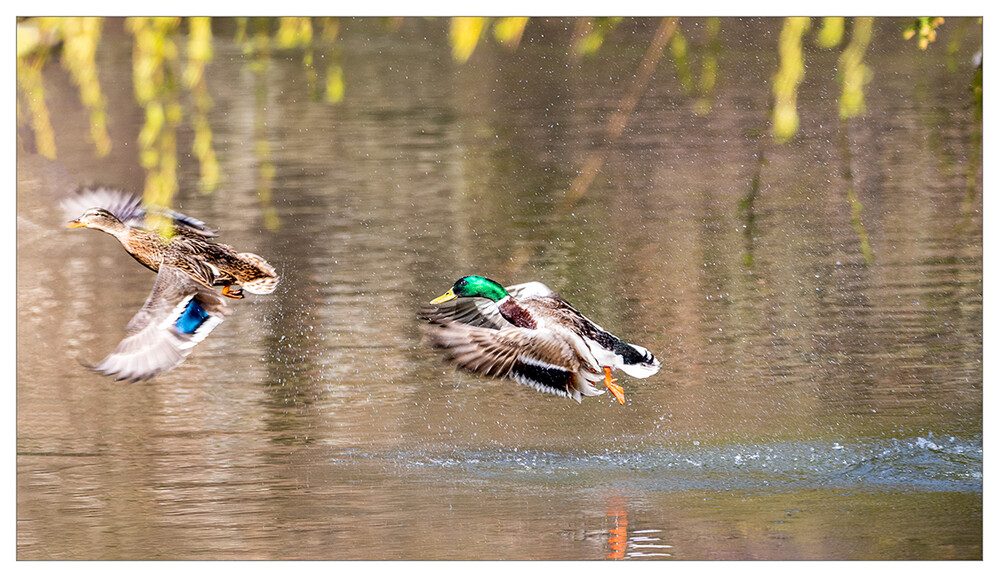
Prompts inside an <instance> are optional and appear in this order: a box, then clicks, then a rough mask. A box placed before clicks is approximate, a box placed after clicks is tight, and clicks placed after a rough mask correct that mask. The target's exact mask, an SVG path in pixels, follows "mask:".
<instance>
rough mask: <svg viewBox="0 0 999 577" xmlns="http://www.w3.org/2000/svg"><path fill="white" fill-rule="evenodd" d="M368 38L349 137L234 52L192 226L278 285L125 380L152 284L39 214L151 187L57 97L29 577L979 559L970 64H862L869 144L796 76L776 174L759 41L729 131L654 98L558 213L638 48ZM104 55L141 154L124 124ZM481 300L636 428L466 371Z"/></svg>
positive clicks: (725, 81) (726, 62)
mask: <svg viewBox="0 0 999 577" xmlns="http://www.w3.org/2000/svg"><path fill="white" fill-rule="evenodd" d="M371 25H373V23H371V22H367V21H353V22H351V23H350V24H349V25H348V26H346V27H344V28H343V29H341V34H342V38H343V42H344V47H343V53H342V55H341V57H342V65H343V68H344V70H345V71H349V73H350V76H349V78H346V81H347V83H346V86H347V94H346V95H345V98H344V99H343V101H342V102H341V103H340V104H338V105H336V106H333V105H331V104H329V103H326V102H318V101H314V100H312V99H310V98H308V97H307V95H306V94H305V92H303V90H304V89H302V90H300V87H302V86H305V85H307V79H306V78H305V72H304V71H303V69H302V66H301V63H300V62H299V61H296V53H294V52H293V51H292V52H290V53H286V52H281V53H280V54H274V55H273V56H272V57H271V59H270V60H268V62H267V64H268V65H267V66H266V67H265V68H255V67H253V68H251V67H249V66H248V64H247V63H246V62H245V61H244V60H243V57H242V56H241V52H240V50H239V49H238V47H236V46H233V45H227V44H225V42H221V41H220V42H219V43H218V44H217V46H216V55H215V59H214V60H213V61H212V63H211V64H210V65H209V70H208V86H209V90H211V91H213V94H212V98H213V99H214V107H213V108H212V111H211V118H210V120H211V122H212V125H213V130H214V135H215V138H216V139H217V140H216V145H217V152H218V159H219V163H220V168H221V170H222V176H223V184H222V189H221V190H220V191H219V192H217V193H215V194H212V195H202V194H199V193H197V192H196V189H197V187H196V183H197V180H198V174H197V167H196V166H190V167H187V168H186V169H185V168H183V167H184V165H183V164H182V171H181V173H180V174H179V175H178V176H179V178H180V181H181V191H182V192H181V194H180V197H179V198H178V201H179V205H180V206H179V208H181V209H182V210H183V211H184V212H185V213H187V214H191V215H194V216H196V217H198V218H200V219H202V220H204V221H205V222H207V223H209V224H210V225H212V226H215V227H218V228H220V229H221V235H222V236H221V238H222V239H223V240H224V242H227V243H230V244H232V245H235V246H240V247H246V250H249V251H251V252H259V253H261V254H267V255H268V257H269V260H272V261H273V262H274V263H275V264H276V266H277V267H278V268H279V273H280V274H281V275H282V278H283V281H282V285H281V286H280V287H279V288H278V290H277V291H276V292H275V293H274V294H273V295H270V296H264V297H257V298H254V299H246V300H244V301H240V302H237V303H234V304H233V306H234V307H235V308H236V309H237V310H236V314H233V315H231V316H230V317H229V318H227V319H226V321H225V322H224V323H223V324H221V325H220V326H219V327H218V328H217V329H216V330H215V331H214V332H213V334H212V336H211V338H209V339H207V340H206V341H205V342H203V343H202V344H201V345H199V348H198V350H196V351H195V352H194V353H193V354H192V356H191V357H190V358H189V360H188V361H187V362H186V363H185V364H184V365H182V366H180V367H179V368H177V369H176V370H175V371H173V372H171V373H169V374H168V375H164V376H163V377H160V378H157V379H155V380H153V381H152V382H150V383H148V384H141V385H123V384H121V383H114V382H112V381H109V380H108V379H105V378H103V377H101V376H99V375H95V374H92V373H90V372H88V371H87V370H85V369H84V368H83V367H81V366H80V364H79V363H78V362H77V361H78V360H83V361H93V360H95V358H98V356H99V355H101V354H102V353H103V352H106V351H108V350H111V349H112V348H113V347H114V345H115V343H117V342H118V340H120V338H121V335H122V333H123V331H124V326H125V324H126V323H127V322H128V319H129V318H130V316H131V315H132V314H133V313H134V311H135V310H137V309H138V308H139V306H141V304H142V301H143V300H144V298H145V296H146V295H147V294H148V291H149V288H150V285H151V283H152V281H153V277H152V274H151V273H149V271H146V270H145V269H143V268H142V267H139V266H138V265H136V264H135V263H134V262H133V261H131V259H129V258H128V257H127V255H125V254H124V253H123V252H122V251H121V249H120V247H119V246H117V245H116V243H115V241H114V240H113V239H110V238H105V235H80V236H73V237H72V238H70V236H69V235H70V234H71V232H72V231H65V229H63V228H62V227H63V224H64V223H62V222H61V220H60V217H59V215H57V214H54V213H52V211H51V207H52V206H55V204H54V203H55V202H56V200H57V199H58V196H59V194H61V192H62V191H64V190H66V188H67V187H72V186H75V185H76V184H79V183H92V182H101V183H107V184H113V185H115V186H120V187H124V188H130V189H133V190H139V189H141V188H142V185H143V182H144V178H145V175H144V173H143V171H142V169H141V167H140V165H139V164H138V162H137V160H136V158H134V156H132V155H133V154H134V150H132V149H129V147H127V146H117V145H116V146H114V147H113V149H112V152H111V155H110V156H109V157H108V158H107V159H98V160H95V159H94V158H93V156H92V154H93V152H92V150H91V149H92V146H90V145H88V144H87V143H86V139H85V136H83V135H85V134H86V133H87V131H88V127H87V121H86V114H85V113H84V112H82V111H81V109H80V108H79V106H78V105H76V104H74V103H73V99H74V98H75V97H76V96H75V93H74V92H73V90H70V89H69V88H67V89H66V90H59V87H69V81H68V79H67V78H66V76H65V72H64V71H60V70H59V69H58V67H54V68H47V69H46V74H47V75H48V76H47V78H46V83H47V86H51V87H53V88H52V89H51V90H50V97H51V98H52V102H50V109H51V110H52V112H53V119H52V120H53V126H55V127H56V133H57V135H56V138H57V139H59V140H58V142H57V144H58V150H59V159H58V162H48V161H43V160H40V159H39V158H37V157H35V156H34V155H32V154H30V152H27V151H22V152H21V153H20V154H19V155H18V195H17V208H18V220H17V242H18V245H17V250H18V254H17V269H18V270H17V273H18V274H17V315H18V318H17V321H18V322H17V339H18V346H17V450H18V457H17V472H18V473H17V483H18V491H17V499H18V503H17V505H18V506H17V526H18V545H17V547H18V557H19V558H21V559H215V558H219V559H624V560H629V559H636V558H638V559H641V558H648V559H660V560H668V559H924V558H925V559H955V558H956V559H967V558H981V556H982V461H983V456H982V455H983V453H982V445H983V443H982V380H983V379H982V221H981V198H982V195H981V174H980V172H975V173H974V174H971V181H972V182H973V183H974V186H975V187H977V188H976V190H977V192H976V194H974V195H969V194H968V183H969V173H968V172H967V168H968V166H978V167H980V160H979V159H975V158H971V159H970V160H969V155H972V156H973V155H974V154H978V153H975V152H974V151H975V150H977V148H976V146H977V145H976V144H975V142H974V134H975V133H976V131H977V130H980V124H977V123H976V122H978V121H976V120H975V119H974V116H973V113H972V111H970V110H969V109H967V108H966V107H964V104H963V103H964V102H965V101H964V99H963V98H964V94H963V92H962V90H963V88H962V89H961V90H958V89H957V88H956V87H963V86H965V84H964V80H963V78H964V77H963V76H961V74H963V73H965V72H968V73H970V68H969V66H968V65H967V60H968V58H965V59H964V60H962V61H961V62H964V64H960V65H959V66H958V68H957V70H956V71H948V70H947V66H946V62H945V61H946V60H947V56H946V55H944V54H943V53H942V51H938V52H933V51H932V50H931V51H927V52H926V53H918V54H915V53H914V52H912V51H906V50H905V46H904V45H903V44H902V40H901V39H891V38H888V37H882V36H881V35H875V38H874V39H873V40H872V45H871V47H870V53H869V59H868V60H867V65H868V66H870V67H871V68H872V69H873V70H874V71H875V79H876V80H875V81H872V83H871V84H869V85H868V91H867V95H866V96H867V114H866V116H865V117H864V118H862V119H855V120H851V121H850V123H849V124H848V125H843V124H842V123H840V121H839V119H838V111H837V110H836V107H835V106H828V102H827V100H828V98H829V94H830V93H835V92H836V91H837V90H838V85H837V84H836V83H835V80H834V79H819V78H814V77H809V76H807V75H806V79H805V81H804V82H803V84H802V85H801V89H800V94H799V99H798V106H799V107H800V108H801V109H802V110H801V114H800V116H801V121H802V127H801V132H800V135H799V136H798V137H796V139H795V140H793V141H792V142H791V143H789V144H787V145H784V146H776V145H774V144H773V143H772V142H770V141H768V140H765V139H759V138H754V137H753V135H754V134H756V133H758V132H759V130H760V129H761V128H762V127H763V125H764V124H765V122H766V115H767V111H768V110H769V109H768V105H767V100H768V98H769V94H768V90H767V87H766V82H763V81H761V79H766V78H769V77H770V76H771V75H772V73H773V70H774V66H775V63H774V62H773V61H772V59H773V54H774V53H775V51H774V50H773V46H771V45H770V44H767V42H775V40H773V39H770V40H760V39H758V38H756V36H754V35H752V34H751V32H752V27H751V26H744V27H743V29H737V31H735V32H729V33H728V34H729V35H727V36H726V38H736V39H739V38H743V37H742V36H740V34H742V32H745V35H744V38H743V40H741V41H734V42H732V43H729V44H726V45H725V49H724V50H721V51H720V52H719V53H718V55H717V56H718V67H719V81H718V83H717V85H716V86H715V89H714V90H715V98H716V100H715V102H714V105H713V107H712V111H711V113H710V114H707V115H696V114H693V113H692V112H691V107H693V106H695V102H694V98H693V97H692V96H689V95H687V94H686V93H684V92H683V90H682V89H681V88H680V87H678V86H677V84H676V82H675V81H674V79H673V78H672V77H671V76H670V75H669V74H667V73H665V72H663V73H661V74H660V72H661V71H662V70H664V69H660V72H657V74H656V75H655V76H654V77H653V78H652V79H651V80H650V82H649V85H648V88H647V90H646V91H645V93H644V94H643V95H642V98H641V100H640V101H639V102H638V104H637V106H636V107H635V110H634V111H633V113H632V116H631V117H630V118H629V121H628V124H627V128H626V129H625V130H624V131H623V133H622V134H621V136H620V138H619V140H618V141H617V142H616V143H615V144H613V145H612V146H610V147H609V148H608V153H607V156H606V159H605V161H604V165H603V167H602V169H601V170H600V172H599V174H598V176H597V177H596V178H595V179H594V181H593V183H592V184H591V185H590V188H589V189H588V190H587V192H586V193H585V194H584V195H583V196H581V197H580V198H579V200H578V201H577V202H576V203H575V204H574V205H572V207H571V209H569V210H564V209H563V208H562V207H563V206H564V205H561V204H560V199H561V198H563V197H564V191H565V190H567V188H568V186H569V185H570V183H571V182H572V180H573V179H574V178H575V177H576V174H577V173H576V171H577V169H578V168H579V166H580V164H581V163H582V162H583V161H584V160H585V158H586V157H587V155H588V154H589V152H590V151H591V143H593V142H597V141H598V140H599V139H600V138H601V136H600V135H601V134H603V126H602V124H601V122H602V121H601V119H604V118H606V117H607V115H608V114H609V111H612V110H614V109H615V108H614V107H616V106H617V105H618V103H619V102H620V99H621V90H623V89H624V82H625V80H624V79H625V77H627V76H628V75H629V74H631V71H633V70H634V69H635V66H636V65H637V63H638V61H639V59H640V58H641V54H640V53H632V52H631V51H629V49H628V48H627V47H619V48H617V49H610V50H608V51H607V52H606V54H605V55H604V57H603V58H595V59H589V60H582V61H579V60H575V59H573V58H571V57H570V56H569V55H567V54H566V53H565V49H564V47H562V46H558V45H556V44H555V43H551V44H548V43H540V42H538V43H534V44H533V45H532V46H530V47H529V49H527V48H525V46H524V45H523V44H522V46H521V48H522V49H521V50H518V51H517V52H515V53H511V52H507V51H505V50H503V49H500V48H497V47H490V46H488V45H485V46H480V47H479V49H478V50H477V51H476V54H475V58H472V59H470V60H469V61H468V62H467V63H466V64H465V65H463V66H458V65H456V64H454V63H453V61H452V60H451V57H450V54H449V52H448V50H447V47H446V46H447V43H446V42H443V41H442V42H438V41H437V40H440V39H439V38H436V37H434V36H433V35H434V32H433V28H432V27H430V26H429V25H428V26H427V28H426V30H423V29H420V30H419V34H417V33H416V32H415V31H414V30H412V29H410V28H407V27H406V26H403V27H400V28H399V29H397V30H395V31H394V32H391V33H387V34H385V33H379V34H367V33H366V28H365V27H366V26H371ZM733 25H734V24H732V23H731V22H730V21H728V20H725V21H724V22H723V27H724V26H733ZM413 26H419V24H414V25H413ZM740 30H741V32H740ZM635 32H636V33H637V34H639V35H643V36H642V37H643V38H650V37H651V36H652V35H653V34H654V30H651V29H646V28H643V27H642V26H637V28H636V30H635ZM737 32H739V33H737ZM109 34H110V32H109ZM113 38H114V37H113V34H112V36H111V38H110V39H108V41H107V42H106V43H105V44H102V46H104V47H105V48H103V49H104V50H105V51H106V52H104V53H103V54H101V59H102V60H101V62H102V68H101V71H102V74H105V73H106V74H107V75H108V76H107V78H108V80H107V81H106V83H105V86H104V88H105V90H106V91H107V92H108V98H109V106H108V109H109V110H110V111H113V113H114V114H113V116H112V118H111V121H109V123H108V128H109V131H110V133H111V134H110V137H111V139H112V141H114V142H115V143H123V142H128V141H129V139H130V138H132V136H131V135H132V134H134V133H135V127H137V126H141V124H142V122H143V116H142V113H141V110H139V109H137V108H136V107H135V105H134V104H133V103H132V95H131V93H130V88H129V84H128V82H127V80H126V79H128V78H129V77H130V74H131V69H130V52H129V46H130V45H129V44H128V43H127V42H115V41H113ZM688 41H689V42H691V43H693V44H696V42H698V38H697V37H696V35H693V34H691V35H690V37H689V38H688ZM761 43H762V44H761ZM605 48H606V46H605ZM910 48H911V47H910ZM962 50H963V49H962ZM602 53H603V52H602ZM966 56H968V57H969V58H970V55H966ZM808 57H809V58H812V59H815V60H822V59H829V60H830V61H831V62H832V63H833V64H834V60H835V55H834V54H831V53H825V52H822V51H809V52H808ZM112 79H114V80H112ZM497 79H498V81H497ZM119 80H120V82H119ZM500 87H502V88H500ZM126 128H127V129H126ZM180 132H181V133H182V132H183V131H180ZM190 136H191V135H184V134H179V137H180V138H181V139H183V138H189V137H190ZM261 139H263V140H265V141H266V142H268V143H269V147H268V148H269V150H268V151H267V154H266V156H263V155H262V152H261V151H260V150H259V149H258V148H257V147H256V146H255V144H254V143H256V142H258V141H260V140H261ZM976 162H977V163H978V164H976ZM262 163H267V166H269V167H272V169H273V174H271V173H270V172H269V170H268V171H263V172H266V173H267V174H268V175H269V176H267V178H268V179H270V180H268V181H267V183H268V186H269V190H270V194H271V198H270V201H269V202H267V203H262V202H261V198H260V197H259V195H258V193H257V191H258V190H259V188H260V184H261V182H260V178H261V173H262V170H261V167H262ZM976 170H977V169H976ZM851 195H852V196H851ZM969 198H970V199H972V201H973V202H972V208H971V209H969V208H968V204H967V203H968V199H969ZM851 199H853V200H851ZM854 200H855V201H856V202H854ZM857 203H859V205H860V207H859V208H860V211H859V213H858V212H857V211H856V209H857V208H858V204H857ZM271 211H273V214H271ZM858 219H859V220H858ZM275 223H277V226H275ZM858 223H859V224H861V225H862V227H863V231H864V233H865V234H866V242H867V243H868V248H869V250H870V253H871V254H872V255H873V258H868V257H867V256H866V255H867V252H866V251H865V249H864V247H863V242H864V241H863V239H864V237H863V236H862V235H860V234H859V232H858V231H859V230H860V229H858V227H857V224H858ZM83 237H86V238H83ZM97 237H100V238H97ZM469 273H480V274H486V275H488V276H490V277H492V278H496V279H497V280H502V281H503V282H505V283H508V284H510V283H515V282H524V281H527V280H540V281H543V282H545V283H546V284H548V285H549V286H552V287H553V288H556V289H557V290H559V291H560V292H561V293H562V294H563V295H564V296H565V297H566V298H567V299H568V300H569V301H570V302H572V303H573V304H574V305H575V306H577V307H579V308H580V309H581V310H585V311H587V312H588V313H591V314H592V318H594V319H598V320H599V322H600V323H601V324H602V325H603V326H605V327H606V328H607V329H608V330H610V331H612V332H615V333H617V334H627V335H628V336H629V338H630V339H632V340H633V341H634V342H640V343H642V344H643V345H647V346H648V348H649V349H650V350H651V351H653V352H654V353H655V354H656V356H657V357H658V358H661V359H662V360H663V369H662V370H661V371H660V373H659V374H657V375H656V376H655V378H652V379H647V380H643V381H640V380H637V379H627V378H626V377H624V378H622V379H621V380H619V383H620V384H622V385H623V386H624V387H625V389H626V394H627V398H628V404H627V405H624V406H621V405H618V404H617V403H616V402H614V401H613V399H609V398H607V397H606V396H604V397H599V398H596V399H590V400H589V402H586V403H583V404H581V405H578V404H576V403H572V402H566V401H565V399H561V398H556V397H547V396H543V395H539V394H538V393H536V392H535V391H533V390H530V389H528V388H526V387H521V386H517V385H515V384H512V383H507V382H501V381H492V380H486V379H480V378H477V377H473V376H469V375H467V374H464V373H460V372H456V371H454V370H453V369H452V368H451V367H450V366H446V365H443V364H441V362H440V359H439V356H438V355H436V354H435V353H434V352H433V351H431V350H427V349H426V348H425V347H424V346H422V345H421V343H420V334H419V327H418V324H417V322H418V321H417V319H416V316H415V313H416V311H417V310H418V308H419V306H420V305H421V304H422V303H424V302H426V301H428V300H429V299H430V298H433V297H434V296H436V295H437V294H439V292H440V287H441V286H442V284H443V285H444V286H446V285H447V284H449V283H450V282H451V281H452V280H453V279H454V278H458V277H460V276H462V275H464V274H469Z"/></svg>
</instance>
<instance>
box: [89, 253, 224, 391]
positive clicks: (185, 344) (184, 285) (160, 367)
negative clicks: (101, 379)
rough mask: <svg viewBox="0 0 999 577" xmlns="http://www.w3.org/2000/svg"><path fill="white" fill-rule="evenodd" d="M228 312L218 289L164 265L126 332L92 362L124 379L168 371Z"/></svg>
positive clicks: (139, 379) (97, 366) (144, 376)
mask: <svg viewBox="0 0 999 577" xmlns="http://www.w3.org/2000/svg"><path fill="white" fill-rule="evenodd" d="M227 312H228V309H227V307H226V305H225V302H224V301H223V299H222V297H221V296H220V295H219V294H218V293H216V292H215V291H213V290H211V289H209V288H207V287H203V286H201V285H200V284H198V283H197V282H195V281H194V280H192V279H191V278H190V277H189V276H188V275H187V274H186V273H184V272H181V271H180V270H178V269H176V268H174V267H171V266H166V265H164V266H161V267H160V270H159V273H158V274H157V275H156V283H155V284H154V285H153V290H152V291H151V292H150V293H149V298H147V299H146V302H145V304H143V305H142V308H141V309H139V312H137V313H136V314H135V316H134V317H132V320H131V321H129V323H128V325H127V326H126V327H125V338H124V339H123V340H122V341H121V342H120V343H118V346H117V347H116V348H115V350H114V352H112V353H111V354H110V355H108V357H107V358H105V359H104V360H102V361H101V362H100V363H98V364H97V365H96V366H94V367H92V368H93V369H94V370H96V371H100V372H101V373H104V374H105V375H111V376H114V377H115V379H116V380H119V381H123V380H127V381H141V380H145V379H149V378H152V377H154V376H156V375H158V374H161V373H164V372H166V371H169V370H170V369H173V368H174V367H176V366H177V365H179V364H180V363H182V362H183V361H184V359H185V358H186V357H187V355H188V354H189V353H190V352H191V349H192V348H193V347H194V346H195V345H196V344H198V343H200V342H201V341H202V340H204V338H205V337H206V336H208V333H210V332H211V331H212V329H214V328H215V327H216V326H218V324H219V323H221V322H222V320H223V318H224V316H225V314H226V313H227Z"/></svg>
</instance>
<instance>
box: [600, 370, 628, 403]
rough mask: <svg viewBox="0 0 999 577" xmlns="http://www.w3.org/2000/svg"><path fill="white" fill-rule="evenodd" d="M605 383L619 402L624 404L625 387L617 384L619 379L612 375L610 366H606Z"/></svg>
mask: <svg viewBox="0 0 999 577" xmlns="http://www.w3.org/2000/svg"><path fill="white" fill-rule="evenodd" d="M604 385H606V386H607V390H608V391H610V392H611V394H612V395H614V398H615V399H617V401H618V402H619V403H621V404H622V405H623V404H624V389H623V388H621V386H620V385H618V384H617V379H615V378H612V377H611V370H610V367H604Z"/></svg>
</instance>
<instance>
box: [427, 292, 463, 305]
mask: <svg viewBox="0 0 999 577" xmlns="http://www.w3.org/2000/svg"><path fill="white" fill-rule="evenodd" d="M456 298H458V297H457V296H455V294H454V289H451V290H448V291H447V292H446V293H444V294H442V295H441V296H439V297H437V298H435V299H434V300H432V301H430V304H432V305H439V304H441V303H446V302H447V301H450V300H454V299H456Z"/></svg>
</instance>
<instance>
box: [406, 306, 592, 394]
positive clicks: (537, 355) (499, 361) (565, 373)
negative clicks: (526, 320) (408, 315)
mask: <svg viewBox="0 0 999 577" xmlns="http://www.w3.org/2000/svg"><path fill="white" fill-rule="evenodd" d="M428 320H429V319H428ZM424 331H425V334H426V335H427V340H428V341H429V343H430V344H431V345H433V346H434V347H437V348H439V349H443V350H444V351H445V359H446V360H447V361H449V362H452V363H454V364H456V365H458V366H459V367H461V368H463V369H465V370H467V371H470V372H472V373H475V374H478V375H483V376H487V377H497V378H510V379H513V380H514V381H517V382H518V383H521V384H524V385H528V386H530V387H534V388H535V389H537V390H539V391H541V392H544V393H550V394H554V395H560V396H563V397H569V398H572V399H575V400H576V401H581V400H582V397H583V396H592V395H599V394H601V393H602V392H603V391H601V390H599V389H596V388H594V387H593V386H591V384H590V382H591V381H595V380H597V379H599V378H600V376H599V375H597V374H596V373H593V372H591V371H589V370H587V369H586V368H585V367H583V366H581V363H580V359H579V356H578V355H577V353H576V352H575V351H574V350H573V347H572V346H571V345H570V344H569V343H568V342H567V341H566V340H565V339H564V338H562V337H561V336H559V335H558V334H556V333H554V332H552V331H547V330H540V331H539V330H528V329H521V328H518V327H514V326H512V325H511V326H510V327H509V328H503V329H498V330H497V329H491V328H486V327H481V326H473V325H469V324H461V323H457V322H450V321H447V320H437V321H431V323H430V324H427V325H424Z"/></svg>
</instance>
